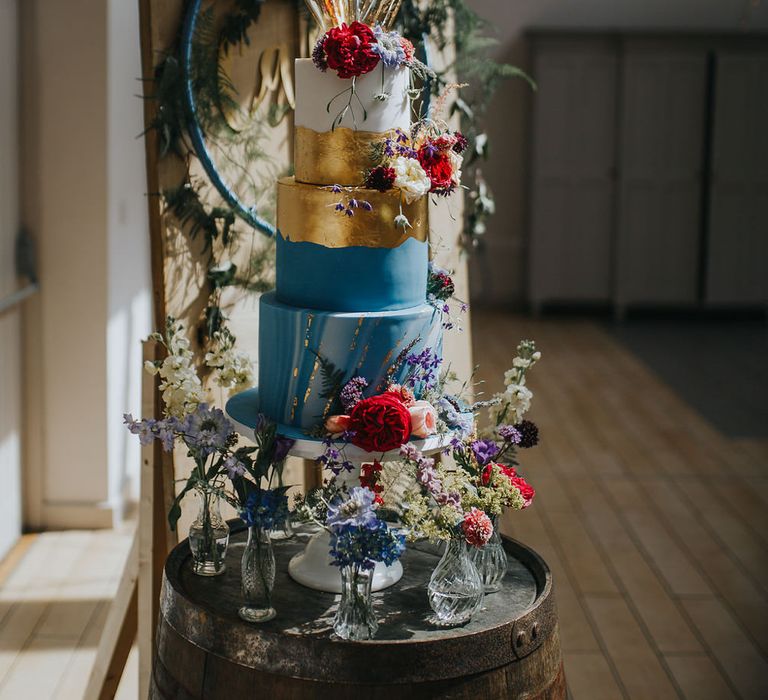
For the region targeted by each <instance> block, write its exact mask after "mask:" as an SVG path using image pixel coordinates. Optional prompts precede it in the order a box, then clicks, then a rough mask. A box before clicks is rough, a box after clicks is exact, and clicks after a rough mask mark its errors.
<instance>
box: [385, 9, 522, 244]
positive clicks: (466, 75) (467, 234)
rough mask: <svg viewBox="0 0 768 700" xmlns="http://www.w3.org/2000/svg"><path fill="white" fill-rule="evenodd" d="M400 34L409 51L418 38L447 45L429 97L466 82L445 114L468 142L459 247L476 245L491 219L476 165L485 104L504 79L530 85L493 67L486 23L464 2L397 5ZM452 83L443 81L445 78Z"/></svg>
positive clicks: (512, 69) (485, 146)
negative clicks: (446, 60)
mask: <svg viewBox="0 0 768 700" xmlns="http://www.w3.org/2000/svg"><path fill="white" fill-rule="evenodd" d="M398 23H399V26H400V28H401V32H402V33H403V35H404V36H405V37H407V38H408V39H410V41H411V42H413V44H414V45H415V46H418V47H421V48H422V50H423V48H424V46H423V45H424V37H425V36H427V37H430V38H431V39H432V40H434V41H436V43H437V46H438V48H439V49H440V50H441V51H442V50H443V49H445V48H446V47H447V46H448V44H449V43H450V42H453V47H454V50H455V55H456V58H455V61H454V63H453V64H451V65H449V66H446V68H445V69H444V70H443V71H442V72H440V73H438V74H437V77H436V79H435V80H433V81H432V83H431V84H430V88H431V91H432V94H433V95H435V96H437V95H439V94H441V93H442V91H443V90H444V89H445V87H446V85H447V84H448V83H450V82H455V81H456V80H457V81H458V82H459V83H469V84H470V86H471V87H470V89H469V90H468V91H463V92H462V93H461V94H460V95H458V94H457V95H456V96H455V98H454V102H453V105H452V108H451V113H456V112H458V113H459V115H460V117H461V130H462V133H463V134H464V135H465V136H466V137H467V140H468V141H469V148H468V149H467V154H468V155H467V158H466V160H465V169H464V174H463V176H462V179H463V180H464V182H465V183H468V186H469V192H468V197H469V200H470V201H469V203H468V206H467V207H466V223H465V227H464V235H463V241H464V244H465V246H473V245H475V244H476V243H477V240H478V236H481V235H482V234H483V233H484V232H485V229H486V221H487V219H488V217H489V216H491V215H493V213H494V211H495V205H494V201H493V195H492V193H491V191H490V189H489V187H488V185H487V183H486V182H485V180H484V179H483V176H482V171H481V169H480V164H481V162H482V161H483V160H485V159H487V158H488V152H489V142H488V135H487V134H486V133H485V131H484V130H483V118H484V116H485V113H486V110H487V108H488V104H489V103H490V101H491V98H492V97H493V95H494V93H495V92H496V89H497V88H498V87H499V85H500V84H501V83H502V82H503V81H505V80H507V79H509V78H522V79H523V80H526V81H527V82H528V83H529V84H530V86H531V88H533V89H536V85H535V83H534V82H533V81H532V80H531V78H530V77H529V76H528V75H527V74H526V73H525V72H523V71H522V70H521V69H520V68H518V67H516V66H512V65H509V64H506V63H499V62H498V61H495V60H494V59H493V58H491V57H490V56H489V55H488V54H489V50H490V49H491V48H492V47H493V46H495V45H496V43H497V41H496V39H494V38H493V37H489V36H487V32H488V31H489V29H490V27H489V23H488V22H487V21H486V20H484V19H483V18H482V17H480V15H478V14H477V13H476V12H475V11H474V10H473V9H472V8H471V7H469V5H468V4H467V2H466V0H430V1H429V2H427V3H423V2H420V1H419V0H403V2H402V5H401V6H400V13H399V15H398ZM451 73H452V74H454V75H455V80H448V79H447V78H446V77H445V76H446V75H447V74H451Z"/></svg>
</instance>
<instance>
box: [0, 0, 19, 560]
mask: <svg viewBox="0 0 768 700" xmlns="http://www.w3.org/2000/svg"><path fill="white" fill-rule="evenodd" d="M17 48H18V44H17V14H16V0H0V298H3V297H5V296H6V295H7V294H11V293H12V292H14V291H15V290H16V289H17V287H18V284H19V282H18V280H17V279H16V274H15V272H14V267H15V265H14V259H15V256H14V240H15V237H16V232H17V230H18V226H19V207H18V191H19V188H18V176H19V174H18V149H17V141H18V119H17V114H18V105H19V101H18V79H17V71H18V61H17V55H16V54H17ZM20 347H21V324H20V311H19V309H18V308H15V309H13V310H10V311H7V312H6V313H4V314H0V484H2V487H0V558H2V557H3V556H4V555H5V554H6V553H7V551H8V550H9V549H10V547H11V546H12V545H13V544H14V542H15V541H16V539H17V538H18V536H19V535H20V533H21V482H20V479H21V387H20V382H19V375H20V373H21V356H20V352H19V351H20Z"/></svg>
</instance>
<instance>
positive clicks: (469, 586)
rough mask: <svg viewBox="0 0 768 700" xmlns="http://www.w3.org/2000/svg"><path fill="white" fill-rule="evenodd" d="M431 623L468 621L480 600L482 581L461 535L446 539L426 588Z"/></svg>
mask: <svg viewBox="0 0 768 700" xmlns="http://www.w3.org/2000/svg"><path fill="white" fill-rule="evenodd" d="M427 595H428V597H429V605H430V607H431V608H432V610H433V611H434V615H433V616H432V618H431V622H432V623H433V624H436V625H439V626H441V627H451V626H454V625H462V624H464V623H465V622H468V621H469V620H470V618H471V617H472V615H474V614H475V612H476V611H477V609H478V608H479V607H480V604H481V603H482V602H483V581H482V579H481V578H480V574H479V573H477V569H476V568H475V565H474V564H473V563H472V560H471V559H470V558H469V552H468V551H467V542H466V540H465V539H464V538H463V537H454V538H453V539H451V540H448V542H447V543H446V546H445V552H444V553H443V556H442V559H440V562H439V563H438V565H437V566H436V567H435V570H434V571H433V572H432V577H431V578H430V579H429V586H428V587H427Z"/></svg>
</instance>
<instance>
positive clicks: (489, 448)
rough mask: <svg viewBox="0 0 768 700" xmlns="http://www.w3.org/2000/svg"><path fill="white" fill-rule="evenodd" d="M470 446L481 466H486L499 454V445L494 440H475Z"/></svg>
mask: <svg viewBox="0 0 768 700" xmlns="http://www.w3.org/2000/svg"><path fill="white" fill-rule="evenodd" d="M470 447H471V448H472V452H473V453H474V454H475V458H476V459H477V462H478V464H479V465H480V466H481V467H484V466H485V465H486V464H488V462H490V461H492V460H493V458H494V457H495V456H496V455H497V454H499V446H498V445H497V444H496V443H495V442H494V441H493V440H475V441H474V442H473V443H472V444H471V445H470Z"/></svg>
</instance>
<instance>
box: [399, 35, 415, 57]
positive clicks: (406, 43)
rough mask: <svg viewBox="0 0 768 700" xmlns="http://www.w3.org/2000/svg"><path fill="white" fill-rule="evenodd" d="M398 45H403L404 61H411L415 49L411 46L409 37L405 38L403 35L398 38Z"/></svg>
mask: <svg viewBox="0 0 768 700" xmlns="http://www.w3.org/2000/svg"><path fill="white" fill-rule="evenodd" d="M400 45H401V46H402V47H403V52H404V53H405V60H406V61H412V60H413V55H414V54H415V53H416V49H414V48H413V44H412V43H411V41H410V40H409V39H406V38H405V37H401V38H400Z"/></svg>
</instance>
